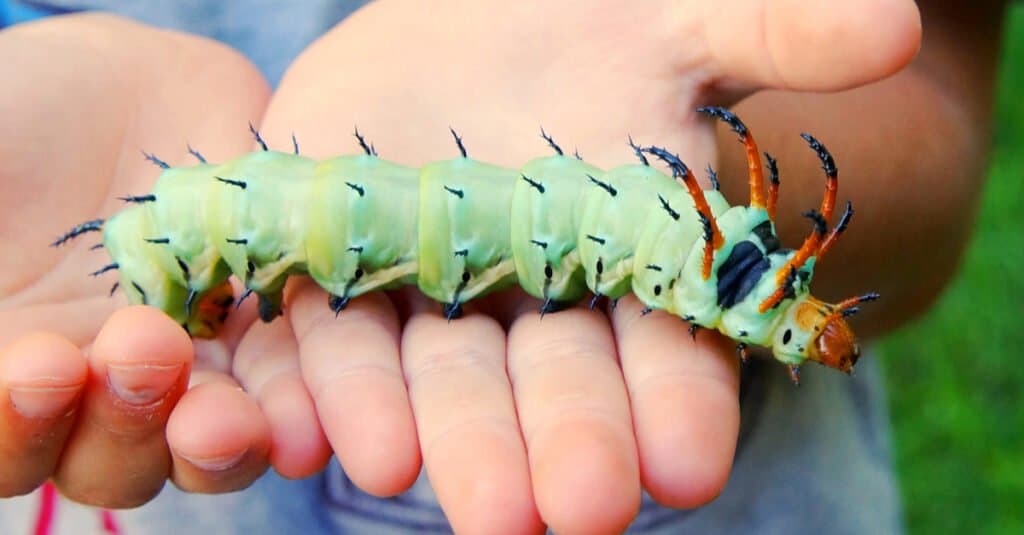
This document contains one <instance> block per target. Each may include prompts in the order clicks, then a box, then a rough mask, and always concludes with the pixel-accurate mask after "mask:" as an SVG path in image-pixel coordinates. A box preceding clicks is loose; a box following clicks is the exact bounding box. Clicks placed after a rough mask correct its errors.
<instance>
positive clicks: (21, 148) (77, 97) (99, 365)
mask: <svg viewBox="0 0 1024 535" xmlns="http://www.w3.org/2000/svg"><path fill="white" fill-rule="evenodd" d="M0 51H2V52H0V57H3V58H4V61H5V62H6V64H5V66H4V67H5V68H4V70H3V73H4V74H3V79H2V80H0V117H2V118H3V119H2V121H0V203H2V207H0V208H2V209H0V250H3V251H4V254H3V255H0V496H11V495H15V494H21V493H25V492H29V491H31V490H32V489H34V488H35V487H37V486H38V485H39V484H41V483H42V482H43V481H45V480H46V479H47V478H49V477H52V478H53V479H54V480H55V482H56V483H57V485H58V487H59V488H60V489H61V491H62V492H64V493H65V494H66V495H67V496H69V497H70V498H72V499H74V500H77V501H80V502H84V503H90V504H98V505H104V506H110V507H126V506H132V505H137V504H141V503H144V502H146V501H148V500H149V499H150V498H152V497H153V496H154V495H155V494H156V492H158V491H159V489H160V488H161V487H162V486H163V485H164V483H165V481H166V480H167V478H168V477H171V478H172V479H173V480H174V482H175V484H177V485H179V486H181V487H182V488H185V489H188V490H195V491H204V492H214V491H227V490H233V489H237V488H241V487H244V486H247V485H248V484H249V483H251V482H252V481H253V480H254V479H255V478H256V477H258V476H259V475H260V474H262V473H263V472H264V471H265V470H266V467H267V464H268V453H269V460H270V461H271V462H273V463H274V464H275V465H276V466H277V468H278V469H279V470H280V471H282V472H284V473H286V474H288V475H292V476H302V475H307V474H310V473H313V472H315V471H317V470H318V469H320V468H321V467H322V466H323V464H324V463H325V462H326V459H327V455H328V450H327V447H326V443H325V441H324V439H323V435H322V433H321V432H320V429H319V426H318V425H317V423H316V420H315V415H314V413H313V409H312V406H311V404H310V402H309V396H308V394H306V392H305V389H304V387H303V386H302V383H301V380H300V379H299V377H298V371H297V370H295V369H287V368H276V369H273V370H267V369H266V366H267V365H269V364H264V365H263V366H262V370H261V369H259V368H260V367H257V366H250V369H247V370H243V372H241V373H239V374H238V375H237V377H232V376H231V375H230V373H229V372H231V371H232V370H231V366H232V361H231V354H232V353H233V351H234V348H235V346H236V345H237V343H238V340H239V338H240V336H241V334H242V330H243V329H244V328H245V327H247V326H248V324H249V323H251V321H252V318H253V317H254V315H255V314H254V312H253V311H252V310H251V308H246V307H243V309H242V311H241V312H240V313H236V316H235V317H234V318H233V319H232V320H231V321H230V322H229V326H228V329H226V332H225V333H224V334H223V336H222V337H221V338H219V339H217V340H212V341H203V342H197V343H196V344H195V345H194V346H193V343H192V342H191V341H190V340H189V339H188V337H187V336H186V335H185V333H184V331H183V330H182V329H181V328H180V327H179V326H177V325H175V324H174V322H172V321H171V320H170V319H168V318H167V317H166V316H164V315H162V314H160V313H159V312H158V311H156V310H154V309H151V308H147V307H132V308H127V309H124V310H120V311H118V312H116V313H114V315H113V316H112V317H111V313H112V312H113V311H114V310H115V309H117V308H118V307H123V305H124V300H123V297H122V296H121V293H120V292H115V293H114V297H112V298H111V297H108V289H109V287H110V285H111V284H112V283H113V281H114V280H116V277H115V276H113V275H108V276H103V277H98V278H92V277H89V276H88V273H89V272H90V271H92V270H94V269H97V268H99V267H101V266H102V265H104V264H106V263H107V262H108V259H107V257H106V255H105V254H104V253H103V251H102V250H101V251H91V250H90V249H89V247H90V246H91V245H93V244H94V243H98V242H100V241H101V240H100V236H98V235H94V236H90V237H91V238H94V239H89V238H90V237H85V238H84V239H80V240H77V241H76V242H75V243H72V244H67V245H64V246H63V247H64V248H65V249H70V250H69V251H61V252H67V254H58V252H57V251H55V250H54V249H51V248H49V247H47V245H48V244H49V243H50V242H52V241H53V239H54V237H55V236H57V235H58V234H60V233H61V232H63V231H64V230H66V227H68V226H69V225H70V224H73V223H75V222H80V221H85V220H89V219H93V218H96V217H104V216H107V215H109V214H110V213H112V212H113V211H114V210H116V209H118V208H119V207H120V206H121V201H118V200H117V197H118V196H123V195H131V194H143V193H146V192H147V191H149V188H150V187H151V186H152V183H153V181H154V179H155V178H156V176H157V175H158V174H159V169H157V168H155V167H153V166H152V165H150V164H149V163H147V162H146V161H145V160H144V159H143V157H142V154H141V153H140V150H145V151H150V152H154V153H156V154H157V155H159V156H160V157H162V158H164V159H165V160H168V161H170V162H172V163H184V162H186V161H187V160H186V158H187V153H186V152H185V143H186V142H191V143H192V144H193V146H194V147H196V148H197V149H199V150H201V151H203V152H204V153H205V155H206V156H207V157H209V158H210V159H211V160H214V161H216V160H218V159H220V160H222V159H226V158H229V157H233V156H235V155H237V154H239V153H242V152H245V151H248V150H250V148H251V145H252V139H251V137H250V136H249V135H248V134H247V132H246V131H245V125H246V122H247V121H254V122H256V121H258V120H259V118H260V116H261V114H262V112H263V109H264V107H265V104H266V100H267V98H268V89H267V87H266V84H265V83H264V82H263V80H262V79H261V78H260V76H259V74H258V73H256V72H255V70H254V69H253V68H252V67H251V66H250V65H249V64H248V63H247V62H245V61H244V60H243V59H242V58H240V57H239V56H238V55H237V54H235V53H233V52H231V51H229V50H227V49H226V48H225V47H223V46H221V45H216V44H214V43H212V42H209V41H205V40H201V39H198V38H192V37H186V36H183V35H180V34H173V33H170V32H163V31H158V30H155V29H150V28H146V27H143V26H140V25H137V24H133V23H128V22H125V21H122V20H118V19H115V18H112V17H106V16H97V15H87V16H72V17H57V18H53V19H49V20H46V21H43V22H40V23H35V24H30V25H23V26H17V27H15V28H12V29H10V30H7V31H4V32H3V33H0ZM30 331H46V334H32V335H26V334H27V333H29V332H30ZM97 333H98V334H97ZM15 340H17V341H15ZM79 347H81V348H83V349H82V350H80V349H79ZM193 355H194V357H193ZM265 362H266V363H272V362H274V360H273V359H272V358H269V359H265ZM190 372H191V375H190ZM190 383H191V385H192V388H191V389H188V387H189V384H190ZM239 383H241V384H242V386H244V387H245V388H246V389H247V390H249V392H250V393H251V396H250V395H248V394H246V393H245V392H243V391H241V390H240V389H238V385H239ZM196 385H198V386H196ZM179 399H180V401H179ZM282 400H283V401H284V402H285V403H283V404H282V403H281V401H282ZM261 409H262V410H261ZM292 411H295V412H292ZM296 412H297V414H296ZM165 427H166V434H165ZM282 433H283V434H282ZM271 444H273V447H271ZM239 456H240V457H239ZM203 463H206V465H207V467H206V468H204V466H203Z"/></svg>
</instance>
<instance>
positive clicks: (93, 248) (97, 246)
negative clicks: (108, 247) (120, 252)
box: [89, 242, 103, 251]
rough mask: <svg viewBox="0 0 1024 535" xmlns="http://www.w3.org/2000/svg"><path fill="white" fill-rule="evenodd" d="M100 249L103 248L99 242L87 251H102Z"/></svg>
mask: <svg viewBox="0 0 1024 535" xmlns="http://www.w3.org/2000/svg"><path fill="white" fill-rule="evenodd" d="M102 248H103V243H102V242H100V243H97V244H96V245H93V246H92V247H90V248H89V250H90V251H95V250H96V249H102Z"/></svg>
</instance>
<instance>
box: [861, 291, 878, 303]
mask: <svg viewBox="0 0 1024 535" xmlns="http://www.w3.org/2000/svg"><path fill="white" fill-rule="evenodd" d="M881 298H882V294H880V293H878V292H869V293H866V294H864V295H862V296H860V297H858V298H857V299H858V300H859V301H860V302H861V303H869V302H871V301H877V300H879V299H881Z"/></svg>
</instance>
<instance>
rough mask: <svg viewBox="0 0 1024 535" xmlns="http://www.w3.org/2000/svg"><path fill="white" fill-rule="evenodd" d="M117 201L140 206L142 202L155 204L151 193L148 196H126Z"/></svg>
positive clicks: (154, 196)
mask: <svg viewBox="0 0 1024 535" xmlns="http://www.w3.org/2000/svg"><path fill="white" fill-rule="evenodd" d="M117 200H119V201H124V202H130V203H133V204H142V203H144V202H155V201H156V195H153V194H152V193H151V194H149V195H128V196H126V197H118V198H117Z"/></svg>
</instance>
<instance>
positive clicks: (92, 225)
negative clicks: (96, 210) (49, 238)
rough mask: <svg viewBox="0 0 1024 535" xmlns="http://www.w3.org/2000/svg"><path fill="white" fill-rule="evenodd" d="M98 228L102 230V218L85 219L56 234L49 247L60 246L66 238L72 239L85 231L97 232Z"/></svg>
mask: <svg viewBox="0 0 1024 535" xmlns="http://www.w3.org/2000/svg"><path fill="white" fill-rule="evenodd" d="M100 230H103V220H102V219H93V220H91V221H86V222H85V223H81V224H78V225H75V226H74V227H72V228H71V230H69V231H67V232H65V233H64V234H61V235H60V236H58V237H57V239H56V240H54V241H53V243H51V244H50V247H60V246H61V245H63V244H64V243H66V242H67V241H68V240H73V239H75V238H77V237H78V236H81V235H82V234H85V233H86V232H98V231H100Z"/></svg>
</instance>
